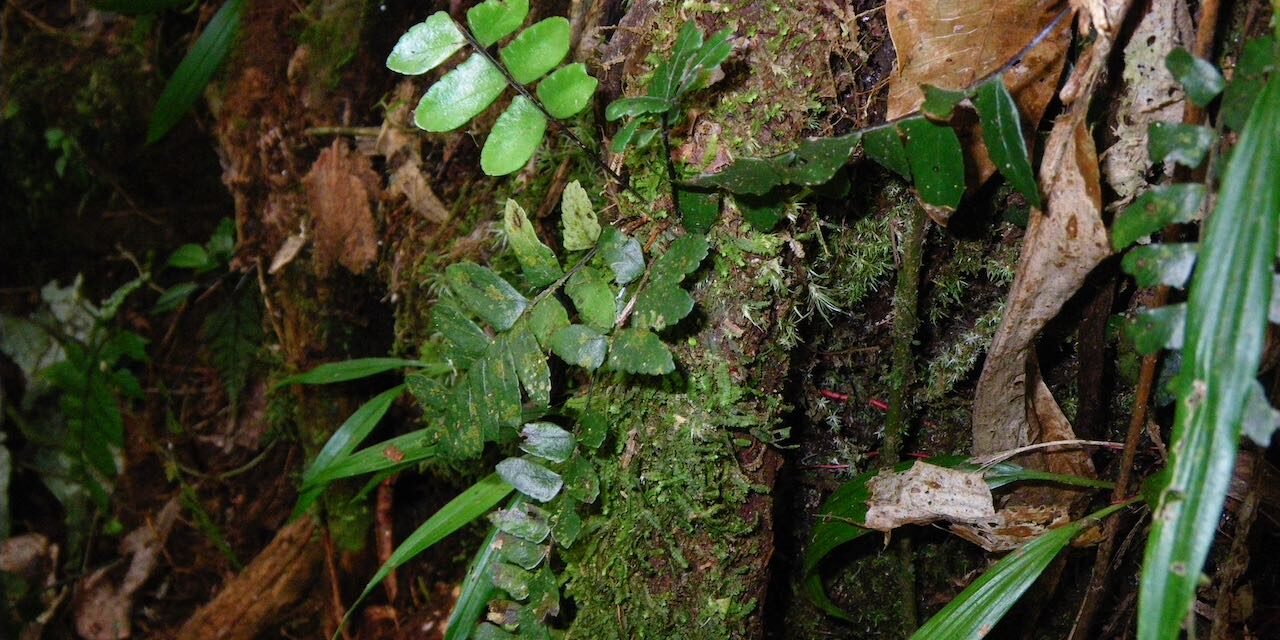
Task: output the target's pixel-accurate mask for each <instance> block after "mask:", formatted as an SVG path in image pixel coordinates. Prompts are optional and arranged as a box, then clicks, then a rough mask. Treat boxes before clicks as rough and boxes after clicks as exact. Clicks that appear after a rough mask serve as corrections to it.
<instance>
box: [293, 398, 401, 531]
mask: <svg viewBox="0 0 1280 640" xmlns="http://www.w3.org/2000/svg"><path fill="white" fill-rule="evenodd" d="M403 392H404V385H402V384H401V385H396V386H395V387H392V388H390V389H388V390H386V391H383V392H382V393H380V394H378V395H376V396H374V397H373V399H372V400H370V401H368V402H366V403H364V404H362V405H360V407H359V408H357V409H356V410H355V411H354V412H353V413H352V414H351V416H350V417H348V418H347V420H346V422H343V423H342V426H340V427H338V430H337V431H335V432H333V435H332V436H329V441H328V442H326V443H325V444H324V447H323V448H321V449H320V453H318V454H316V459H315V460H314V461H312V463H311V465H310V466H308V467H307V469H306V471H303V472H302V484H303V486H306V487H310V486H312V485H314V484H315V482H314V478H316V477H318V476H320V475H321V474H323V473H324V472H325V470H326V469H328V468H329V467H330V466H332V465H333V464H334V463H336V462H338V461H339V460H340V459H342V458H345V457H347V456H348V455H350V454H351V452H352V451H355V448H356V447H357V446H359V445H360V443H361V442H363V441H364V439H365V438H366V437H368V436H369V432H371V431H373V428H374V427H376V426H378V423H379V422H381V421H382V416H384V415H386V414H387V409H390V408H391V403H393V402H395V400H396V398H398V397H400V394H401V393H403ZM318 497H319V492H313V493H310V494H303V495H302V496H300V497H299V498H298V504H297V506H296V507H294V510H293V511H294V514H295V515H297V514H300V513H302V512H304V511H306V510H307V508H309V507H310V506H311V503H313V502H314V501H315V499H316V498H318Z"/></svg>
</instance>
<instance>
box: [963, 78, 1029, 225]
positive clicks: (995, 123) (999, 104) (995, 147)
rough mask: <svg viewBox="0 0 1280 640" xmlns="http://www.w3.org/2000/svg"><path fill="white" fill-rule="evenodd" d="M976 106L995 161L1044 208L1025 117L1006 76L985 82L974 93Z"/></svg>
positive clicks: (983, 133)
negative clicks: (1029, 151) (1029, 150)
mask: <svg viewBox="0 0 1280 640" xmlns="http://www.w3.org/2000/svg"><path fill="white" fill-rule="evenodd" d="M973 106H974V107H975V108H976V109H977V110H978V117H979V118H981V120H982V141H983V142H984V143H986V145H987V153H988V154H989V155H990V156H991V161H992V162H993V163H995V165H996V168H997V169H999V170H1000V174H1001V175H1003V176H1004V177H1005V179H1007V180H1008V181H1009V184H1010V185H1013V188H1014V189H1017V190H1018V192H1019V193H1021V194H1022V195H1023V196H1026V198H1027V202H1029V203H1031V206H1033V207H1036V208H1040V207H1041V203H1040V189H1039V188H1038V187H1037V186H1036V176H1035V172H1034V171H1032V169H1031V161H1030V159H1029V156H1028V154H1027V143H1026V140H1024V139H1023V137H1022V119H1021V118H1020V117H1019V116H1018V105H1017V104H1016V103H1014V101H1013V96H1011V95H1009V90H1008V89H1006V88H1005V86H1004V79H1003V77H1002V76H996V77H994V78H992V79H991V80H988V81H987V82H984V83H982V85H981V86H979V87H978V91H977V93H976V94H974V96H973Z"/></svg>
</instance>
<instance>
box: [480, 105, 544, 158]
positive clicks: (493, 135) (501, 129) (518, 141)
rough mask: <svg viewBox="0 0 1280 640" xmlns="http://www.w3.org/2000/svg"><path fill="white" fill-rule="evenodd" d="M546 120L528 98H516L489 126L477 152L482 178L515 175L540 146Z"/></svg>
mask: <svg viewBox="0 0 1280 640" xmlns="http://www.w3.org/2000/svg"><path fill="white" fill-rule="evenodd" d="M546 131H547V117H546V116H544V115H542V111H540V110H539V109H538V107H536V106H534V104H533V103H532V102H530V101H529V99H528V98H526V97H524V96H516V97H515V98H513V99H512V100H511V104H510V105H509V106H508V107H507V108H506V110H504V111H503V112H502V115H500V116H498V121H497V122H495V123H493V129H492V130H491V131H490V132H489V137H488V138H485V141H484V149H483V150H481V151H480V168H481V169H483V170H484V172H485V174H486V175H491V176H505V175H507V174H509V173H514V172H516V171H519V170H520V169H521V168H522V167H524V165H526V164H528V162H529V158H532V157H533V153H534V152H535V151H537V150H538V145H540V144H542V135H543V134H544V133H546Z"/></svg>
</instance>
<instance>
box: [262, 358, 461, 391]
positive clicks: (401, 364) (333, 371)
mask: <svg viewBox="0 0 1280 640" xmlns="http://www.w3.org/2000/svg"><path fill="white" fill-rule="evenodd" d="M406 367H412V368H415V369H422V370H423V371H421V373H425V374H427V375H439V374H442V373H448V372H449V366H448V365H445V364H442V363H439V362H423V361H422V360H406V359H404V358H357V359H355V360H343V361H342V362H329V363H326V364H322V365H320V366H318V367H316V368H314V369H312V370H310V371H305V372H303V373H299V374H298V375H294V376H289V377H288V378H285V379H283V380H281V381H279V382H277V383H276V384H275V386H276V387H283V386H285V385H290V384H333V383H335V382H348V381H351V380H359V379H360V378H368V377H370V376H376V375H378V374H379V373H386V372H388V371H394V370H396V369H404V368H406Z"/></svg>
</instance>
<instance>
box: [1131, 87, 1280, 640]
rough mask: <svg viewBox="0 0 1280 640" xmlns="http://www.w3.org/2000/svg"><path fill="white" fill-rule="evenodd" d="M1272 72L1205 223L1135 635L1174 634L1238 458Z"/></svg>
mask: <svg viewBox="0 0 1280 640" xmlns="http://www.w3.org/2000/svg"><path fill="white" fill-rule="evenodd" d="M1277 166H1280V79H1277V78H1272V79H1271V81H1270V82H1269V83H1268V84H1267V86H1266V88H1265V89H1263V92H1262V95H1261V96H1259V99H1258V101H1257V102H1255V103H1254V108H1253V111H1252V113H1251V114H1250V116H1249V119H1248V121H1247V122H1246V123H1245V126H1244V130H1243V131H1242V132H1241V134H1240V141H1239V143H1237V144H1236V147H1235V149H1234V150H1233V151H1232V153H1231V160H1230V161H1229V163H1228V164H1227V169H1226V173H1225V174H1224V176H1223V180H1222V187H1221V189H1220V191H1219V196H1218V202H1217V205H1216V206H1215V208H1214V213H1213V216H1212V217H1211V218H1209V221H1208V222H1207V223H1206V225H1205V230H1204V233H1203V235H1202V238H1203V240H1202V242H1201V251H1200V258H1199V261H1198V263H1197V266H1196V271H1195V275H1194V276H1193V279H1192V282H1191V290H1190V293H1189V299H1188V302H1187V326H1186V338H1185V341H1184V345H1185V346H1184V348H1183V361H1182V373H1181V374H1180V375H1179V378H1178V380H1177V381H1176V382H1175V388H1176V389H1177V390H1178V396H1179V397H1178V405H1177V413H1176V415H1175V418H1174V427H1173V438H1172V442H1171V443H1170V446H1169V452H1170V456H1171V460H1170V466H1169V471H1170V473H1169V476H1168V484H1167V485H1165V486H1164V488H1163V489H1162V490H1161V491H1160V494H1159V499H1158V502H1157V505H1156V508H1155V511H1154V515H1153V517H1152V525H1151V535H1150V537H1149V538H1148V539H1147V551H1146V559H1145V561H1144V562H1143V570H1142V579H1141V589H1140V591H1139V598H1138V638H1139V639H1140V640H1156V639H1158V638H1173V637H1177V635H1178V629H1179V627H1180V626H1181V625H1182V621H1183V620H1184V618H1185V617H1186V615H1187V612H1188V611H1190V610H1191V605H1192V602H1193V600H1194V598H1195V591H1196V586H1197V583H1198V582H1199V578H1200V568H1201V567H1202V566H1203V565H1204V560H1205V556H1206V555H1207V554H1208V553H1209V547H1210V546H1211V545H1212V544H1213V537H1214V531H1215V529H1216V528H1217V525H1218V519H1219V516H1220V515H1221V513H1222V506H1223V503H1224V501H1225V500H1226V494H1227V487H1228V485H1229V484H1230V482H1231V476H1232V473H1233V471H1234V468H1235V460H1236V450H1237V446H1238V444H1239V439H1240V425H1241V422H1242V418H1243V417H1244V412H1245V406H1246V401H1247V400H1248V396H1249V391H1250V388H1251V386H1252V384H1253V382H1254V376H1255V374H1256V371H1257V369H1258V364H1259V360H1260V358H1261V354H1262V348H1263V344H1264V341H1265V335H1266V331H1267V309H1268V305H1269V303H1270V299H1271V282H1272V278H1273V264H1274V261H1275V257H1276V233H1277V231H1278V230H1280V179H1277V178H1276V167H1277Z"/></svg>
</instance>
